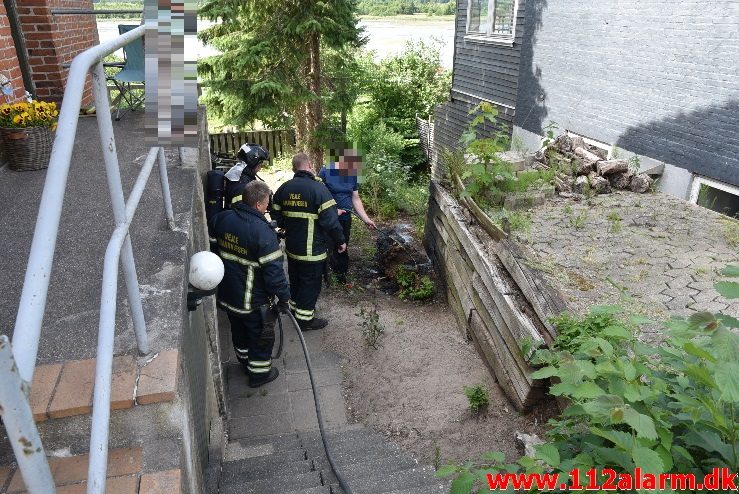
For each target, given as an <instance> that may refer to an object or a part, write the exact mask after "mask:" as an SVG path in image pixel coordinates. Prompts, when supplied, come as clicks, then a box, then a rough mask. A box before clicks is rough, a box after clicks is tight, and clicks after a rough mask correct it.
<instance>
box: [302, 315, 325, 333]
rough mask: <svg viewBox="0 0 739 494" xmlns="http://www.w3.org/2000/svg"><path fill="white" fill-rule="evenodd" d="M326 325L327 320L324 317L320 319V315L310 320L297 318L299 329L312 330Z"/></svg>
mask: <svg viewBox="0 0 739 494" xmlns="http://www.w3.org/2000/svg"><path fill="white" fill-rule="evenodd" d="M327 325H328V321H327V320H326V319H321V318H320V317H314V318H313V319H311V320H310V321H301V320H300V319H298V326H300V329H301V331H312V330H314V329H323V328H325V327H326V326H327Z"/></svg>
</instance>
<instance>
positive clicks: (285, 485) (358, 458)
mask: <svg viewBox="0 0 739 494" xmlns="http://www.w3.org/2000/svg"><path fill="white" fill-rule="evenodd" d="M328 441H329V445H330V447H331V451H332V454H333V457H334V461H335V462H336V463H337V466H338V467H339V469H340V470H341V472H342V475H343V476H344V477H345V479H346V481H347V482H348V483H349V486H350V487H351V489H352V491H353V492H354V494H380V493H388V494H426V493H434V492H439V493H442V492H447V489H448V488H447V485H446V484H445V483H444V482H442V481H440V480H439V479H437V478H435V477H434V469H433V468H431V467H425V466H421V465H419V464H418V462H417V461H416V459H415V458H413V457H412V456H411V455H409V454H407V453H403V452H402V451H400V449H399V448H398V447H397V446H396V445H395V444H392V443H388V442H386V441H385V440H384V438H383V437H382V436H381V435H379V434H378V433H376V432H374V431H372V430H370V429H367V428H364V427H359V428H348V429H345V430H341V431H332V432H330V433H329V434H328ZM218 492H219V494H250V493H255V494H256V493H260V494H343V493H344V491H343V490H342V489H341V488H340V487H339V484H338V480H337V479H336V477H335V476H334V473H333V472H332V471H331V467H330V466H329V463H328V460H327V458H326V454H325V452H324V449H323V444H322V442H321V438H320V435H319V434H318V433H317V432H297V433H295V434H286V435H276V436H264V437H261V438H254V439H237V440H235V441H233V442H230V443H229V444H228V446H227V449H226V458H225V461H224V464H223V468H222V471H221V482H220V486H219V490H218Z"/></svg>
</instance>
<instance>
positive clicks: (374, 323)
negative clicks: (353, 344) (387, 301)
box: [357, 307, 385, 349]
mask: <svg viewBox="0 0 739 494" xmlns="http://www.w3.org/2000/svg"><path fill="white" fill-rule="evenodd" d="M357 316H358V317H359V319H360V321H359V327H361V328H362V337H363V338H364V342H365V343H366V344H367V346H371V347H372V348H374V349H377V342H378V341H379V339H380V337H381V336H382V334H383V333H384V332H385V326H384V325H383V324H382V323H381V322H380V314H379V313H378V312H377V307H370V308H367V307H362V308H361V309H359V313H358V314H357Z"/></svg>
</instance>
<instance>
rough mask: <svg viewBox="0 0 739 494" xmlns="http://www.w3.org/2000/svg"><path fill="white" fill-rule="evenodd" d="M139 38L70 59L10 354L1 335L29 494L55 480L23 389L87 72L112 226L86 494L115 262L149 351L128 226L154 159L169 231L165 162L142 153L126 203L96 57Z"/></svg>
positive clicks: (105, 401)
mask: <svg viewBox="0 0 739 494" xmlns="http://www.w3.org/2000/svg"><path fill="white" fill-rule="evenodd" d="M144 32H145V27H144V26H140V27H137V28H136V29H133V30H131V31H129V32H127V33H125V34H123V35H121V36H119V37H118V38H116V39H114V40H111V41H108V42H106V43H103V44H101V45H98V46H95V47H93V48H90V49H89V50H87V51H85V52H83V53H81V54H79V55H77V56H76V57H75V58H74V60H73V61H72V65H71V67H70V71H69V76H68V78H67V85H66V88H65V91H64V99H63V102H62V107H61V111H60V114H59V122H58V125H57V132H56V136H55V138H54V145H53V148H52V151H51V159H50V162H49V169H48V171H47V175H46V182H45V184H44V191H43V193H42V194H41V201H40V204H39V213H38V216H37V219H36V227H35V231H34V236H33V241H32V243H31V253H30V255H29V260H28V267H27V269H26V275H25V280H24V284H23V291H22V293H21V300H20V305H19V308H18V315H17V317H16V323H15V332H14V334H13V342H12V354H11V352H10V351H9V348H8V346H7V339H3V338H5V337H0V375H2V376H3V377H2V378H0V382H2V385H0V405H2V406H3V418H4V423H5V426H6V430H7V432H8V437H9V439H10V441H11V444H12V446H13V450H14V453H15V456H16V459H17V461H18V467H19V469H20V471H21V475H22V477H23V481H24V482H25V484H26V487H27V489H28V491H29V492H30V493H31V494H41V493H44V494H46V493H53V492H55V487H54V481H53V479H52V477H51V473H50V470H49V465H48V462H47V460H46V455H45V453H44V449H43V445H42V444H41V440H40V438H39V434H38V429H37V428H36V424H35V423H34V421H33V418H32V417H33V416H32V413H31V408H30V405H29V403H28V398H27V395H28V394H29V391H30V383H31V382H32V381H33V373H34V368H35V365H36V357H37V354H38V346H39V340H40V335H41V326H42V323H43V317H44V311H45V308H46V300H47V294H48V289H49V281H50V277H51V268H52V263H53V259H54V252H55V249H56V242H57V235H58V231H59V223H60V219H61V211H62V205H63V202H64V192H65V190H66V186H67V177H68V174H69V168H70V163H71V158H72V149H73V146H74V141H75V137H76V133H77V122H78V120H79V111H80V107H81V104H82V95H83V91H84V87H85V80H86V77H87V74H88V73H90V72H91V74H92V90H93V96H94V98H95V106H96V108H97V122H98V129H99V132H100V141H101V144H102V151H103V159H104V161H105V169H106V176H107V182H108V189H109V192H110V198H111V204H112V206H113V215H114V218H115V223H116V228H115V230H114V232H113V235H112V237H111V239H110V242H109V244H108V248H107V250H106V254H105V261H104V269H103V287H102V296H101V300H100V323H99V332H98V354H97V362H96V375H95V395H94V400H93V416H92V425H91V437H90V465H89V470H88V484H87V492H88V493H89V494H102V493H104V492H105V478H106V470H107V456H108V433H109V424H110V393H111V389H110V388H111V380H112V366H113V339H114V333H115V314H116V306H117V300H116V298H117V287H118V263H119V261H120V262H121V264H122V267H123V272H124V277H125V280H126V288H127V294H128V302H129V306H130V308H131V317H132V319H133V326H134V331H135V334H136V341H137V345H138V349H139V352H140V353H142V354H147V353H149V342H148V337H147V334H146V323H145V321H144V312H143V307H142V304H141V295H140V292H139V284H138V280H137V277H136V266H135V264H134V258H133V249H132V247H131V240H130V236H129V227H130V224H131V220H132V219H133V215H134V213H135V212H136V207H137V206H138V203H139V200H140V199H141V195H142V194H143V191H144V188H145V187H146V182H147V180H148V178H149V175H150V174H151V171H152V169H153V167H154V162H155V161H157V162H158V165H159V178H160V182H161V186H162V196H163V200H164V212H165V215H166V217H167V225H168V227H169V228H170V229H173V228H174V215H173V211H172V201H171V197H170V193H169V181H168V178H167V169H166V160H165V157H164V151H163V149H162V148H161V147H154V148H152V149H151V150H150V151H149V154H148V156H147V159H146V161H145V163H144V166H143V168H142V170H141V171H140V173H139V176H138V178H137V179H136V183H135V184H134V188H133V190H132V191H131V194H130V195H129V200H128V202H126V201H125V198H124V195H123V187H122V184H121V175H120V168H119V166H118V154H117V151H116V146H115V136H114V133H113V122H112V117H111V114H110V103H109V101H108V92H107V87H106V79H105V72H104V70H103V64H102V59H103V57H105V56H106V55H109V54H110V53H113V52H114V51H116V50H118V49H120V48H122V47H123V46H125V45H127V44H129V43H131V42H132V41H134V40H135V39H138V38H140V37H143V36H144ZM8 369H9V370H8ZM7 374H10V377H9V378H7V379H6V375H7Z"/></svg>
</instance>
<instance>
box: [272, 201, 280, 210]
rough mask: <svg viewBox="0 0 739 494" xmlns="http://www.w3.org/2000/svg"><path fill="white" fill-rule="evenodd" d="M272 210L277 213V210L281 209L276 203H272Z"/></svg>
mask: <svg viewBox="0 0 739 494" xmlns="http://www.w3.org/2000/svg"><path fill="white" fill-rule="evenodd" d="M272 209H274V210H275V211H279V210H281V209H282V206H280V205H279V204H277V203H276V202H274V203H272Z"/></svg>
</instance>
